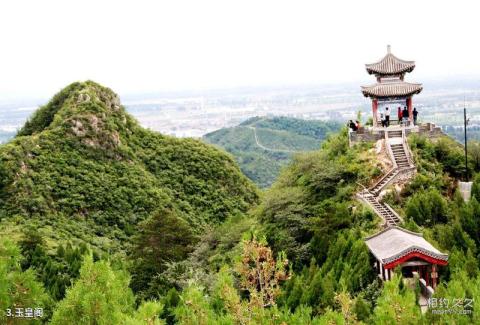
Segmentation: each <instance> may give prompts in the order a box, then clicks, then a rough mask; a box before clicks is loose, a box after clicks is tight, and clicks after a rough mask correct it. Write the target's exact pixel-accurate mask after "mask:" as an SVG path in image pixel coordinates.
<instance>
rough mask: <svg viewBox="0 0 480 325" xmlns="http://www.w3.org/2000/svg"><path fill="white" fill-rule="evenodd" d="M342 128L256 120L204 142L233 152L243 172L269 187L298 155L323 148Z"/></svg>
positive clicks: (274, 119)
mask: <svg viewBox="0 0 480 325" xmlns="http://www.w3.org/2000/svg"><path fill="white" fill-rule="evenodd" d="M340 128H341V124H340V123H338V122H324V121H313V120H302V119H297V118H291V117H253V118H251V119H248V120H247V121H245V122H243V123H241V124H240V125H238V126H235V127H231V128H224V129H220V130H218V131H215V132H211V133H208V134H206V135H205V136H204V140H205V141H207V142H208V143H212V144H216V145H218V146H220V147H222V148H224V149H225V150H226V151H228V152H230V153H231V154H232V155H233V156H234V157H235V158H236V159H237V161H238V163H239V164H240V168H241V170H242V171H243V173H244V174H245V175H247V177H249V178H250V179H251V180H253V181H254V182H255V183H256V184H257V185H259V186H260V187H263V188H265V187H269V186H270V185H271V184H272V183H273V182H274V181H275V179H276V177H277V176H278V174H279V172H280V169H281V168H282V167H283V166H284V165H286V164H287V163H288V162H289V161H290V159H291V158H292V156H293V155H294V154H296V153H299V152H304V151H311V150H317V149H319V147H320V144H321V142H322V141H323V140H324V139H325V138H326V137H327V135H328V134H329V133H332V132H337V131H338V130H339V129H340Z"/></svg>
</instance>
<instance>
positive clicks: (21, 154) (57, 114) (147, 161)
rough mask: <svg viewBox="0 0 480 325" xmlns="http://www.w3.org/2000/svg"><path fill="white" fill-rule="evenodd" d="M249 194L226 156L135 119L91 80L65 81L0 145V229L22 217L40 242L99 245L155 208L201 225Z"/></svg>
mask: <svg viewBox="0 0 480 325" xmlns="http://www.w3.org/2000/svg"><path fill="white" fill-rule="evenodd" d="M256 200H257V193H256V187H255V185H254V184H253V183H252V182H251V181H250V180H248V179H247V178H246V177H245V176H244V175H243V174H242V173H241V172H240V170H239V168H238V166H237V164H236V162H235V161H234V160H233V159H232V158H231V157H230V156H229V155H226V154H225V153H224V152H222V151H220V150H218V149H217V148H215V147H214V146H211V145H207V144H205V143H203V142H202V141H199V140H194V139H177V138H173V137H170V136H164V135H162V134H160V133H157V132H153V131H150V130H146V129H144V128H142V127H141V126H140V125H139V124H138V123H137V121H136V120H135V119H134V118H132V117H131V116H130V115H129V114H128V113H126V111H125V109H124V107H123V106H122V105H121V104H120V101H119V98H118V96H117V95H116V94H115V93H114V92H113V91H111V90H110V89H108V88H106V87H103V86H101V85H99V84H96V83H94V82H92V81H87V82H82V83H78V82H77V83H73V84H71V85H69V86H68V87H66V88H64V89H63V90H62V91H61V92H59V93H58V94H57V95H55V96H54V97H53V98H52V100H51V101H50V102H49V103H48V104H46V105H44V106H42V107H40V108H39V109H38V110H37V111H36V112H35V113H34V114H33V116H32V117H31V118H30V119H29V120H28V121H27V122H26V124H25V125H24V127H23V128H22V129H21V130H20V131H19V132H18V134H17V136H16V137H15V138H14V139H12V140H11V141H9V142H8V143H6V144H3V145H1V146H0V237H2V232H3V234H5V233H6V234H8V236H10V237H16V236H17V234H18V232H19V231H21V229H22V228H23V227H24V225H27V224H28V225H29V226H33V227H34V228H35V229H36V230H37V231H39V232H40V233H42V234H43V235H44V236H45V237H46V238H47V239H48V241H49V242H58V241H60V242H61V241H62V240H67V239H68V240H73V241H74V242H78V241H79V242H87V243H90V244H91V245H93V246H97V247H100V248H102V249H105V250H107V249H110V248H116V247H118V246H119V244H120V243H122V242H125V241H126V240H127V239H128V238H129V236H130V235H132V234H133V232H134V230H135V228H136V225H137V224H138V223H139V222H140V221H142V220H144V219H146V218H147V217H148V216H149V215H151V214H152V213H154V212H156V211H158V210H161V209H163V210H165V209H168V210H170V211H173V212H174V213H175V214H176V215H178V216H179V217H180V218H182V219H184V220H186V221H187V222H188V223H189V224H190V225H191V226H192V229H195V230H196V231H201V229H202V228H203V227H204V226H207V225H211V224H216V223H220V222H222V221H223V220H225V219H226V218H228V217H229V216H230V215H236V214H238V213H242V212H245V211H246V210H247V209H249V207H250V205H251V204H252V203H254V202H256ZM120 246H121V245H120Z"/></svg>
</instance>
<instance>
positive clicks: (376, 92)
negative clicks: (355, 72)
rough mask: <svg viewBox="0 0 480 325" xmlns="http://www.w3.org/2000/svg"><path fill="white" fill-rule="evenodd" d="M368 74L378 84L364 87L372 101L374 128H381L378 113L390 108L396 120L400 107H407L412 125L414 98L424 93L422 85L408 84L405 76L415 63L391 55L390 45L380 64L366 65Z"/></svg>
mask: <svg viewBox="0 0 480 325" xmlns="http://www.w3.org/2000/svg"><path fill="white" fill-rule="evenodd" d="M365 67H366V69H367V72H368V73H369V74H371V75H375V77H376V79H377V82H376V83H375V84H373V85H370V86H362V87H361V88H362V93H363V95H364V96H365V97H370V98H371V99H372V114H373V122H374V126H379V125H380V121H378V117H377V116H378V114H377V112H378V111H379V110H380V111H382V112H383V111H384V109H385V108H386V107H388V108H389V110H390V114H391V118H393V120H395V119H396V116H397V110H398V107H401V108H402V109H403V108H404V107H405V106H406V107H407V108H408V112H409V114H408V115H409V121H410V125H411V124H412V120H413V114H412V110H413V106H412V96H413V95H415V94H418V93H420V92H421V91H422V89H423V87H422V84H419V83H410V82H406V81H405V80H404V79H405V74H406V73H407V72H412V71H413V69H414V68H415V61H405V60H401V59H399V58H397V57H396V56H395V55H393V54H392V53H391V50H390V45H388V46H387V54H386V55H385V56H384V57H383V58H382V59H381V60H380V61H378V62H376V63H371V64H366V65H365Z"/></svg>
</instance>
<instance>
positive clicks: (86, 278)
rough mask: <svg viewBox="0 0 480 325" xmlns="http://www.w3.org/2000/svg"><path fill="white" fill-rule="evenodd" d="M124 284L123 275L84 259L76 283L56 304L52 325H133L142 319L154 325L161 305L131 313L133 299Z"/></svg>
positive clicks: (150, 306)
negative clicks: (126, 324) (124, 323)
mask: <svg viewBox="0 0 480 325" xmlns="http://www.w3.org/2000/svg"><path fill="white" fill-rule="evenodd" d="M128 284H129V277H128V275H127V274H126V273H125V272H123V271H114V270H112V268H111V267H110V265H109V263H108V262H106V261H99V262H95V263H94V262H93V258H92V256H91V255H87V256H86V257H85V259H84V262H83V265H82V267H81V269H80V277H79V279H78V280H77V281H76V282H75V283H74V285H73V286H72V287H71V288H70V289H68V290H67V295H66V297H65V299H63V300H62V301H60V302H59V303H58V305H57V309H56V310H55V312H54V314H53V318H52V324H53V325H55V324H59V325H60V324H79V325H81V324H122V322H126V320H128V321H129V322H128V324H137V323H138V321H139V320H140V319H142V317H146V318H147V319H148V320H149V321H150V324H156V322H157V320H156V315H159V314H160V312H161V305H160V304H158V303H156V302H151V303H149V304H147V305H144V306H143V307H141V308H140V309H139V310H138V311H137V312H136V313H135V312H134V304H135V299H134V296H133V293H132V291H131V290H130V289H129V287H128ZM147 323H148V322H147ZM157 323H158V322H157Z"/></svg>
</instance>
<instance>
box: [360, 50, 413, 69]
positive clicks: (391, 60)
mask: <svg viewBox="0 0 480 325" xmlns="http://www.w3.org/2000/svg"><path fill="white" fill-rule="evenodd" d="M387 52H388V53H387V55H385V56H384V57H383V59H381V60H380V61H378V62H376V63H371V64H365V67H366V68H367V72H368V73H369V74H375V75H381V76H382V75H398V74H404V73H406V72H412V70H413V69H414V68H415V61H405V60H401V59H399V58H397V57H396V56H395V55H393V54H392V53H390V45H389V46H388V48H387Z"/></svg>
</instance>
